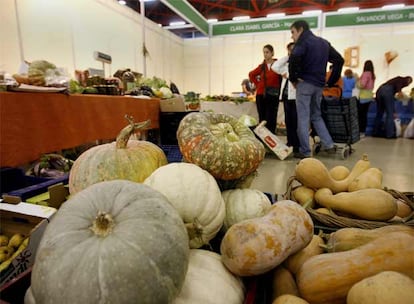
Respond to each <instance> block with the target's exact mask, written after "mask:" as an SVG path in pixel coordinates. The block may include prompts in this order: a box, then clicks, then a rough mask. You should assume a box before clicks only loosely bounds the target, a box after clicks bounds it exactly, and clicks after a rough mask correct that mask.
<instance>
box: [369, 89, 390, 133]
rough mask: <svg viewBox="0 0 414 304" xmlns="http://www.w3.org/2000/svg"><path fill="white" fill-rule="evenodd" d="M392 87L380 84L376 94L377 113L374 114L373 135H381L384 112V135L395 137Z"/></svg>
mask: <svg viewBox="0 0 414 304" xmlns="http://www.w3.org/2000/svg"><path fill="white" fill-rule="evenodd" d="M394 94H395V92H394V88H393V87H392V86H391V85H384V86H382V87H381V88H380V89H379V90H378V92H377V94H376V99H377V114H376V115H375V123H374V132H373V135H374V136H382V135H383V133H382V131H381V125H382V116H383V114H384V112H385V137H387V138H393V137H395V123H394V102H395V98H394Z"/></svg>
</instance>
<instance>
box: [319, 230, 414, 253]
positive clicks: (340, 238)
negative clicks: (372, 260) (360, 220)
mask: <svg viewBox="0 0 414 304" xmlns="http://www.w3.org/2000/svg"><path fill="white" fill-rule="evenodd" d="M390 232H404V233H410V234H411V235H413V236H414V228H412V227H409V226H406V225H388V226H384V227H380V228H375V229H361V228H342V229H339V230H337V231H335V232H332V233H331V234H329V238H328V241H327V243H326V249H327V251H328V252H338V251H346V250H350V249H354V248H356V247H359V246H362V245H364V244H366V243H368V242H370V241H372V240H375V239H377V238H379V237H381V236H383V235H384V234H386V233H390Z"/></svg>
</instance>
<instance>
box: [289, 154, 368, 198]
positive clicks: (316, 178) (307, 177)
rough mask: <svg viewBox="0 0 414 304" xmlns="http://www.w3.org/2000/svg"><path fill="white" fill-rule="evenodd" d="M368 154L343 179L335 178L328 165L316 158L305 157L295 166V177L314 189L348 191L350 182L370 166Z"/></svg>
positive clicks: (336, 191) (334, 191) (335, 191)
mask: <svg viewBox="0 0 414 304" xmlns="http://www.w3.org/2000/svg"><path fill="white" fill-rule="evenodd" d="M370 165H371V164H370V162H369V160H368V157H367V155H366V154H364V155H363V157H362V159H360V160H358V161H357V162H356V163H355V165H354V167H353V168H352V170H351V172H350V173H349V175H348V176H347V177H346V178H345V179H343V180H339V181H337V180H335V179H333V178H332V176H331V175H330V174H329V171H328V169H327V168H326V166H325V165H324V164H323V163H322V162H321V161H320V160H318V159H316V158H311V157H308V158H304V159H302V160H301V161H300V162H299V163H298V164H297V165H296V167H295V177H296V179H297V180H298V181H299V182H300V183H301V184H302V185H304V186H306V187H309V188H312V189H320V188H328V189H331V190H332V192H333V193H338V192H344V191H348V186H349V184H350V183H351V182H352V181H353V180H354V179H355V178H357V177H358V176H359V175H361V173H362V172H364V171H365V170H367V169H368V168H369V167H370Z"/></svg>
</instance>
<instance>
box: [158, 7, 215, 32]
mask: <svg viewBox="0 0 414 304" xmlns="http://www.w3.org/2000/svg"><path fill="white" fill-rule="evenodd" d="M161 2H162V3H164V4H165V5H167V6H168V7H169V8H171V9H172V10H173V11H175V12H176V13H177V14H179V15H180V16H181V17H183V18H184V19H186V20H187V21H189V22H190V23H192V24H193V25H194V26H195V27H197V28H198V29H199V30H200V31H201V32H203V33H204V34H206V35H208V22H207V20H206V19H205V18H204V17H203V16H201V15H200V14H199V13H198V11H197V10H196V9H195V8H194V7H193V6H192V5H191V4H189V3H188V2H187V1H185V0H179V1H178V0H161Z"/></svg>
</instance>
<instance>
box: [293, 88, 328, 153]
mask: <svg viewBox="0 0 414 304" xmlns="http://www.w3.org/2000/svg"><path fill="white" fill-rule="evenodd" d="M322 89H323V88H322V87H318V86H315V85H313V84H310V83H308V82H304V81H301V82H299V83H298V84H297V86H296V111H297V113H298V129H297V133H298V137H299V142H300V147H299V152H300V153H302V154H303V155H306V156H310V155H311V148H310V145H309V127H310V123H311V122H312V125H313V127H314V129H315V131H316V133H317V134H318V136H319V138H320V139H321V144H322V148H323V149H329V148H332V147H333V145H334V143H333V140H332V137H331V135H330V134H329V131H328V129H327V128H326V125H325V122H324V120H323V118H322V113H321V100H322Z"/></svg>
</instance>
